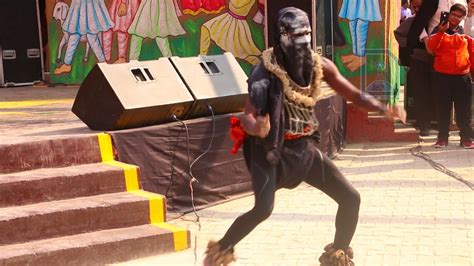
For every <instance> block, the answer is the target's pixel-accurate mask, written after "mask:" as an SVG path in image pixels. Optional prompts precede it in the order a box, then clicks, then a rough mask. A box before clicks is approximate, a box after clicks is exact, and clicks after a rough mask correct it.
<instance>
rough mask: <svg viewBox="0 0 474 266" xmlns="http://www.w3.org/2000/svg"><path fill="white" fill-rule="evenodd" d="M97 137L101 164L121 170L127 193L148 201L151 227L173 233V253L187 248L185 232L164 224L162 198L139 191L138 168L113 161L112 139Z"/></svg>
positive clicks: (101, 134)
mask: <svg viewBox="0 0 474 266" xmlns="http://www.w3.org/2000/svg"><path fill="white" fill-rule="evenodd" d="M97 137H98V140H99V148H100V155H101V158H102V163H105V164H108V165H113V166H117V167H120V168H122V169H123V171H124V175H125V186H126V189H127V192H129V193H132V194H134V195H137V196H141V197H145V198H147V199H148V200H149V202H150V223H151V225H153V226H156V227H159V228H161V229H165V230H168V231H171V232H173V241H174V250H175V251H179V250H183V249H186V248H188V247H189V246H188V232H187V230H185V229H182V228H179V227H176V226H173V225H170V224H167V223H165V199H164V197H163V196H161V195H159V194H155V193H151V192H148V191H143V190H140V186H139V183H138V167H137V166H136V165H131V164H126V163H122V162H118V161H115V160H114V154H113V149H112V138H111V137H110V135H109V134H107V133H100V134H98V135H97Z"/></svg>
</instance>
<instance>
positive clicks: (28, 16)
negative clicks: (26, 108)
mask: <svg viewBox="0 0 474 266" xmlns="http://www.w3.org/2000/svg"><path fill="white" fill-rule="evenodd" d="M40 39H41V36H40V24H39V10H38V3H37V1H36V0H22V1H0V86H17V85H18V86H20V85H30V84H33V83H34V82H36V81H40V80H42V79H43V69H42V64H43V62H42V60H43V57H42V47H41V41H40Z"/></svg>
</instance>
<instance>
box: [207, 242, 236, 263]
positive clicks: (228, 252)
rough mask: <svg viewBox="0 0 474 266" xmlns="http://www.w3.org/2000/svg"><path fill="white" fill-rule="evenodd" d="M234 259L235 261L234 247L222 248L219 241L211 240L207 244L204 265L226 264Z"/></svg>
mask: <svg viewBox="0 0 474 266" xmlns="http://www.w3.org/2000/svg"><path fill="white" fill-rule="evenodd" d="M233 261H235V256H234V249H233V248H228V249H222V247H221V246H220V244H219V242H217V241H212V240H211V241H209V243H208V244H207V250H206V258H204V266H220V265H224V266H225V265H229V264H230V263H231V262H233Z"/></svg>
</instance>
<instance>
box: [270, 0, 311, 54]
mask: <svg viewBox="0 0 474 266" xmlns="http://www.w3.org/2000/svg"><path fill="white" fill-rule="evenodd" d="M265 2H266V3H265V33H266V34H265V44H266V47H267V48H268V47H272V46H273V43H274V39H275V23H276V22H277V21H278V11H279V10H280V9H282V8H285V7H296V8H299V9H301V10H303V11H305V12H306V13H308V17H309V21H311V29H312V36H311V40H312V47H313V49H315V47H316V0H298V1H295V0H279V1H268V0H267V1H265Z"/></svg>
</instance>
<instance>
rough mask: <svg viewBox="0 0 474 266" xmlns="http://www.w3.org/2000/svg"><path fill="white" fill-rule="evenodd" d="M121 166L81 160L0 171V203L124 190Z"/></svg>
mask: <svg viewBox="0 0 474 266" xmlns="http://www.w3.org/2000/svg"><path fill="white" fill-rule="evenodd" d="M125 190H126V188H125V177H124V173H123V169H122V168H119V167H116V166H111V165H108V164H102V163H96V164H84V165H77V166H69V167H63V168H43V169H36V170H31V171H23V172H18V173H10V174H3V175H1V174H0V207H8V206H19V205H25V204H33V203H40V202H45V201H54V200H63V199H69V198H74V197H87V196H93V195H99V194H104V193H113V192H121V191H125Z"/></svg>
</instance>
